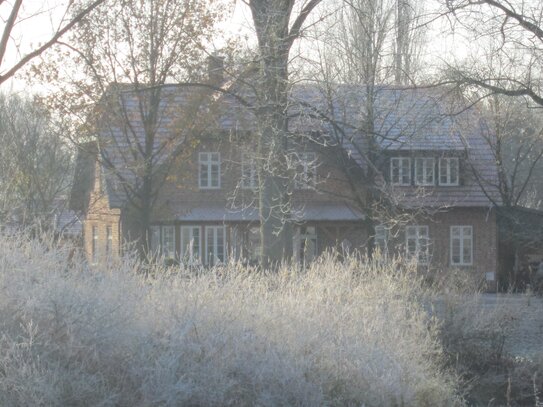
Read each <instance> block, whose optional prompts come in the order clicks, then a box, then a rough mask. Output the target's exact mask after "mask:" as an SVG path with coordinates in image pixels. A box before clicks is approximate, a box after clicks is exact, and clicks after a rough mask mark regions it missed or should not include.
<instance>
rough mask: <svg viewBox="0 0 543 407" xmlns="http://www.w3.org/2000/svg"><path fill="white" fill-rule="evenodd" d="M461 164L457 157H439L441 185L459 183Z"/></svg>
mask: <svg viewBox="0 0 543 407" xmlns="http://www.w3.org/2000/svg"><path fill="white" fill-rule="evenodd" d="M458 173H459V164H458V158H457V157H449V158H440V159H439V185H444V186H456V185H458V184H459V176H458Z"/></svg>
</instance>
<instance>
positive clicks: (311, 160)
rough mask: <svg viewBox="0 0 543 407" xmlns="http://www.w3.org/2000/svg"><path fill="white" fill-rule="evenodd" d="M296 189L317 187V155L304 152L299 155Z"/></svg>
mask: <svg viewBox="0 0 543 407" xmlns="http://www.w3.org/2000/svg"><path fill="white" fill-rule="evenodd" d="M296 171H297V174H296V178H295V183H294V187H295V188H296V189H313V188H315V187H316V186H317V154H316V153H314V152H304V153H299V154H298V160H297V165H296Z"/></svg>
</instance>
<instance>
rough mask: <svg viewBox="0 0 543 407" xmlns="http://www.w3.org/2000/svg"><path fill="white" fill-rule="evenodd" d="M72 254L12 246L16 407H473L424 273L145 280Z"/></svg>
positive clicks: (10, 342) (360, 271)
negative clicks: (451, 360)
mask: <svg viewBox="0 0 543 407" xmlns="http://www.w3.org/2000/svg"><path fill="white" fill-rule="evenodd" d="M68 252H69V248H54V247H49V246H47V245H45V244H43V243H39V242H37V241H36V240H29V239H24V238H23V237H21V238H20V239H15V240H8V239H7V238H5V237H1V236H0V324H1V326H0V330H1V332H2V337H1V339H0V405H2V406H20V405H33V406H34V405H36V406H38V405H47V406H50V405H59V406H60V405H76V406H77V405H100V406H109V405H116V406H117V405H120V406H149V405H159V406H170V405H171V406H180V405H188V406H211V405H221V406H228V405H232V406H252V405H259V406H320V405H337V406H344V405H352V406H445V405H458V404H461V402H460V401H459V400H458V398H457V397H456V395H455V394H456V390H457V389H456V385H457V384H456V378H455V377H454V376H453V375H451V374H450V373H448V372H447V371H446V370H444V368H443V367H442V366H443V365H444V357H443V352H442V349H441V346H440V343H439V339H438V331H437V323H436V322H435V321H433V320H432V319H430V318H429V317H428V315H427V313H426V312H425V311H424V309H423V307H422V305H421V303H422V302H421V301H420V300H421V298H422V297H423V296H425V295H426V293H425V288H424V285H423V283H422V281H421V279H420V278H419V277H418V276H417V274H416V273H415V271H414V270H413V269H412V267H411V266H402V265H401V264H399V263H395V264H390V265H388V266H382V265H379V264H378V263H373V264H372V263H368V262H364V261H360V260H357V259H355V258H352V259H348V260H346V261H344V262H342V263H340V262H338V261H337V260H336V259H335V258H334V257H333V256H331V255H329V256H325V257H323V258H321V259H320V260H319V261H318V262H316V263H315V264H313V265H312V266H311V267H310V268H309V269H307V270H305V271H303V272H301V271H293V270H292V269H289V268H288V267H284V268H283V269H281V270H280V271H279V272H276V273H262V272H258V271H255V270H250V269H247V268H244V267H242V266H240V265H237V264H231V265H228V266H226V267H222V268H216V269H214V270H209V271H206V272H200V273H189V272H184V271H179V270H177V269H170V270H160V269H156V270H154V272H153V273H151V275H152V277H149V274H146V275H147V277H145V276H143V275H142V274H140V273H138V272H137V271H138V266H137V264H136V263H134V262H130V261H125V262H124V263H121V264H117V265H113V266H109V267H106V266H104V267H100V268H97V269H88V268H87V267H86V266H85V265H84V263H83V262H79V261H75V262H71V261H69V260H68V257H69V256H68ZM72 263H73V264H72Z"/></svg>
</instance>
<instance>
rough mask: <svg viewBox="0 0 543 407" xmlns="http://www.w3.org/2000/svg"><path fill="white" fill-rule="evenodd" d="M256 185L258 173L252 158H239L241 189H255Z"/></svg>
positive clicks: (246, 155) (244, 156)
mask: <svg viewBox="0 0 543 407" xmlns="http://www.w3.org/2000/svg"><path fill="white" fill-rule="evenodd" d="M257 185H258V172H257V168H256V162H255V160H254V158H252V157H250V156H249V155H248V154H244V155H243V157H242V158H241V187H242V188H243V189H256V187H257Z"/></svg>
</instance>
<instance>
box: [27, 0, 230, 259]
mask: <svg viewBox="0 0 543 407" xmlns="http://www.w3.org/2000/svg"><path fill="white" fill-rule="evenodd" d="M218 6H219V2H215V1H211V2H210V1H208V0H157V1H152V2H148V1H130V0H115V1H110V2H109V3H108V4H104V5H101V6H99V7H97V8H96V10H95V12H94V13H93V14H92V15H91V16H88V17H87V18H85V19H83V20H82V21H81V24H80V25H79V26H78V28H77V29H76V30H74V31H73V32H72V34H71V35H70V37H69V38H68V41H67V42H66V43H61V44H60V45H61V47H59V48H58V50H57V54H56V55H55V56H56V58H57V59H58V60H59V61H60V60H68V58H67V56H71V57H72V58H73V63H74V65H75V66H76V67H79V68H80V69H82V70H83V75H81V73H80V72H79V71H77V70H75V69H74V67H72V66H70V67H68V69H67V70H66V71H60V72H59V75H58V77H56V78H55V77H54V76H55V75H53V78H54V79H56V80H57V81H58V82H57V83H59V84H60V86H61V91H60V92H59V93H58V94H57V95H58V96H60V97H59V98H53V100H50V101H49V102H50V103H52V104H53V105H54V106H55V107H56V109H58V110H59V111H61V112H63V113H64V114H65V115H69V117H72V118H74V117H76V118H77V117H78V118H79V119H80V121H79V123H80V125H81V126H82V127H80V128H79V130H81V129H83V130H84V132H83V134H84V135H86V137H84V138H82V139H81V138H80V139H77V140H74V141H75V142H76V143H78V144H81V142H82V141H86V140H88V136H89V135H90V136H91V137H96V138H97V143H98V145H99V151H100V155H99V161H100V165H101V166H102V168H103V170H104V171H109V173H110V174H112V176H113V177H114V178H115V179H116V182H115V184H116V187H117V188H118V189H119V190H120V191H121V193H122V194H123V196H124V197H125V198H126V200H127V201H128V203H129V205H130V207H131V209H132V211H131V215H130V218H131V219H130V220H131V222H130V224H131V225H132V226H133V230H131V238H132V239H133V240H135V241H137V242H138V246H137V247H138V248H139V249H140V253H141V255H142V256H146V254H147V251H148V247H149V225H150V222H151V217H152V213H153V208H154V205H155V203H156V199H157V196H158V192H159V190H160V188H161V186H162V184H163V181H164V179H165V177H166V176H167V174H168V166H169V165H171V163H172V162H173V160H174V158H175V156H176V155H178V154H180V153H181V152H182V150H183V147H182V145H183V143H184V142H185V141H186V136H187V134H188V133H189V132H190V129H193V127H194V126H193V125H194V120H195V118H197V117H198V115H197V114H195V112H197V111H198V107H199V105H200V102H201V100H199V98H200V96H201V95H198V94H194V95H191V101H192V104H191V107H190V108H189V109H187V110H190V111H184V112H183V114H182V117H178V118H177V120H176V123H170V124H168V125H166V124H164V122H163V120H164V119H165V118H166V117H168V116H169V115H171V112H165V111H164V108H163V106H164V105H167V103H165V101H166V100H167V98H169V97H173V96H172V94H171V92H169V93H168V92H167V86H165V85H167V84H168V83H169V82H172V81H175V82H186V81H187V80H188V79H189V78H190V79H192V78H195V77H198V73H199V71H200V70H201V65H202V54H203V51H202V50H203V49H204V44H205V43H206V42H208V41H209V40H210V39H211V37H212V35H213V33H214V28H215V23H216V21H217V20H218V19H219V17H220V15H221V12H220V10H219V7H218ZM56 62H57V61H55V60H54V59H53V60H50V61H49V63H53V65H56ZM34 71H35V72H36V73H42V74H43V73H45V74H46V75H49V74H50V73H51V72H52V73H53V74H54V73H55V71H54V70H51V69H46V68H44V67H43V66H40V67H36V68H35V69H34ZM73 72H76V75H73ZM170 105H171V104H170ZM178 108H179V109H181V106H179V107H178ZM183 118H185V119H186V120H185V121H183ZM136 123H137V124H139V123H141V126H139V125H136ZM165 127H168V128H167V131H164V129H165ZM184 145H185V146H187V145H188V143H185V144H184Z"/></svg>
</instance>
